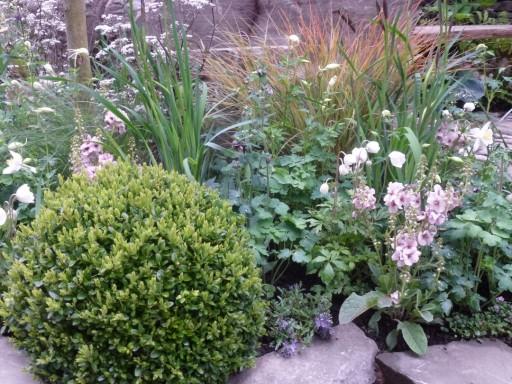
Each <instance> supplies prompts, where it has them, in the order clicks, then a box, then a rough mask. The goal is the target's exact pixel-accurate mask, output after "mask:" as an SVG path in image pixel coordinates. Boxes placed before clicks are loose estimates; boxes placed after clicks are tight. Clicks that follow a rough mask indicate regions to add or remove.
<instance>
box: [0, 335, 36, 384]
mask: <svg viewBox="0 0 512 384" xmlns="http://www.w3.org/2000/svg"><path fill="white" fill-rule="evenodd" d="M28 365H29V360H28V358H27V356H25V355H24V354H23V352H21V351H18V350H17V349H16V348H15V347H14V346H13V345H12V344H11V343H10V342H9V340H8V339H7V337H0V383H2V384H39V382H38V381H37V380H35V379H34V378H33V376H32V375H31V374H30V373H28V372H27V371H26V369H27V367H28Z"/></svg>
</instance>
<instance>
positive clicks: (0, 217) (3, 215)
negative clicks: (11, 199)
mask: <svg viewBox="0 0 512 384" xmlns="http://www.w3.org/2000/svg"><path fill="white" fill-rule="evenodd" d="M6 221H7V212H5V210H4V209H3V208H0V225H4V224H5V222H6Z"/></svg>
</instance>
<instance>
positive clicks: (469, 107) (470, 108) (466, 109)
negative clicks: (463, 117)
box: [462, 103, 476, 112]
mask: <svg viewBox="0 0 512 384" xmlns="http://www.w3.org/2000/svg"><path fill="white" fill-rule="evenodd" d="M462 108H463V109H464V112H473V111H474V110H475V108H476V105H475V103H466V104H464V106H463V107H462Z"/></svg>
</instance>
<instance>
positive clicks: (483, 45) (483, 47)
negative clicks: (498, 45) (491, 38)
mask: <svg viewBox="0 0 512 384" xmlns="http://www.w3.org/2000/svg"><path fill="white" fill-rule="evenodd" d="M475 50H477V51H487V45H485V44H483V43H480V44H478V45H477V46H476V48H475Z"/></svg>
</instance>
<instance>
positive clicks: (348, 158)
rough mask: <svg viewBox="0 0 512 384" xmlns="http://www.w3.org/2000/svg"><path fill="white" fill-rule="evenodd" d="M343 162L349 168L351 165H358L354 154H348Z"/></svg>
mask: <svg viewBox="0 0 512 384" xmlns="http://www.w3.org/2000/svg"><path fill="white" fill-rule="evenodd" d="M343 161H344V162H345V164H347V165H348V166H350V165H354V164H355V163H357V160H356V158H355V156H354V155H352V154H350V153H349V154H347V155H345V157H344V158H343Z"/></svg>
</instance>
